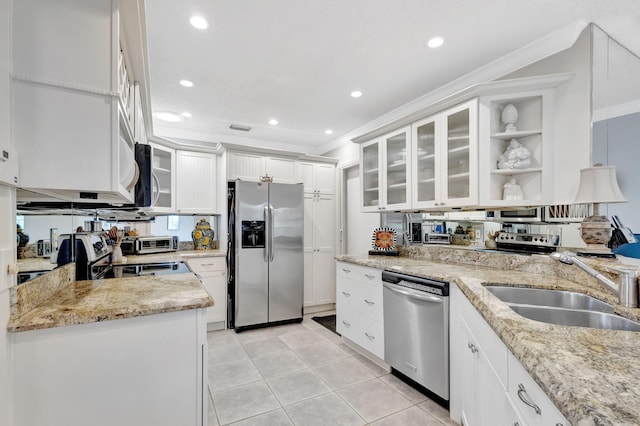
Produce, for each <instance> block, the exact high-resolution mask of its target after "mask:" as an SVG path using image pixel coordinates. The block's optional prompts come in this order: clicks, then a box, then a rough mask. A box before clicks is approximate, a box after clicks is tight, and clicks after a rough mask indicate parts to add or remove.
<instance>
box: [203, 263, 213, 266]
mask: <svg viewBox="0 0 640 426" xmlns="http://www.w3.org/2000/svg"><path fill="white" fill-rule="evenodd" d="M213 265H214V264H213V263H203V264H201V265H200V266H213Z"/></svg>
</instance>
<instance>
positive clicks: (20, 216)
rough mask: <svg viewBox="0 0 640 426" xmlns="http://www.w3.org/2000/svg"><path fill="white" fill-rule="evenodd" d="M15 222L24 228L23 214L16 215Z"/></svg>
mask: <svg viewBox="0 0 640 426" xmlns="http://www.w3.org/2000/svg"><path fill="white" fill-rule="evenodd" d="M16 223H17V224H18V225H19V226H20V228H22V229H24V216H22V215H19V216H16Z"/></svg>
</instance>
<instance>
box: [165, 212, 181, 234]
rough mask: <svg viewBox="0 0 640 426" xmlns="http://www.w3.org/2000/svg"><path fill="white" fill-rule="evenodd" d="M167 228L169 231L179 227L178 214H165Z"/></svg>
mask: <svg viewBox="0 0 640 426" xmlns="http://www.w3.org/2000/svg"><path fill="white" fill-rule="evenodd" d="M167 229H168V230H169V231H177V230H179V229H180V216H176V215H173V216H167Z"/></svg>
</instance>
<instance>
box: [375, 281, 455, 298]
mask: <svg viewBox="0 0 640 426" xmlns="http://www.w3.org/2000/svg"><path fill="white" fill-rule="evenodd" d="M382 285H383V286H384V287H385V288H386V289H388V290H391V291H393V292H394V293H399V294H402V295H404V296H408V297H409V298H411V299H418V300H421V301H423V302H429V303H443V302H444V298H442V297H439V296H433V295H428V296H427V294H428V293H425V292H424V291H418V290H411V289H408V288H404V287H400V286H396V285H393V284H388V283H382Z"/></svg>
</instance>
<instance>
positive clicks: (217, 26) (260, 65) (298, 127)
mask: <svg viewBox="0 0 640 426" xmlns="http://www.w3.org/2000/svg"><path fill="white" fill-rule="evenodd" d="M146 12H147V29H148V46H149V64H150V85H151V106H152V110H153V111H154V112H157V111H173V112H176V113H181V112H185V111H187V112H190V113H191V114H192V115H193V117H191V118H188V119H185V120H184V121H183V122H180V123H176V124H167V123H163V122H161V121H158V120H157V119H156V118H155V117H154V121H153V128H154V133H155V134H156V135H158V136H165V137H169V138H180V139H189V140H195V141H204V142H212V143H217V142H228V143H243V144H249V145H259V146H263V147H273V148H280V149H292V150H297V151H302V152H307V153H311V154H321V153H324V152H326V151H327V149H329V148H330V147H333V146H335V145H336V143H337V142H339V141H341V140H343V139H345V137H347V136H348V137H353V136H356V135H354V134H353V130H354V129H357V128H359V127H361V126H363V125H364V124H365V123H367V122H370V121H371V120H373V119H375V118H377V117H379V116H381V115H383V114H385V113H387V112H389V111H391V110H393V109H395V108H398V107H399V106H401V105H403V104H406V103H407V102H409V101H411V100H413V99H415V98H418V97H419V96H421V95H424V94H426V93H429V92H431V91H433V90H435V89H437V88H438V87H440V86H442V85H443V84H446V83H448V82H450V81H452V80H454V79H456V78H458V77H461V76H463V75H465V74H467V73H469V72H471V71H473V70H474V69H477V68H479V67H481V66H483V65H485V64H487V63H489V62H491V61H494V60H495V59H497V58H500V57H501V56H503V55H505V54H507V53H509V52H512V51H514V50H516V49H518V48H521V47H523V46H525V45H527V44H528V43H531V42H533V41H535V40H537V39H539V38H541V37H543V36H545V35H547V34H549V33H550V32H552V31H554V30H556V29H559V28H561V27H564V26H566V25H569V24H571V23H572V22H575V21H578V20H582V21H585V22H596V23H597V24H598V25H599V26H600V27H601V28H603V29H604V30H605V31H607V32H608V33H609V34H611V35H612V36H613V37H614V38H616V39H617V40H618V41H620V42H621V43H622V44H624V45H626V46H627V47H629V48H630V49H631V50H633V51H634V52H636V53H640V1H638V0H488V1H478V0H347V1H345V0H269V1H265V0H185V1H175V0H150V1H147V2H146ZM196 14H197V15H201V16H204V17H205V18H206V19H208V20H209V22H210V26H209V28H208V29H206V30H197V29H195V28H193V27H192V26H191V25H190V24H189V18H190V17H191V16H193V15H196ZM433 36H441V37H443V38H444V40H445V42H444V45H443V46H442V47H440V48H438V49H429V48H427V47H425V42H426V41H427V40H428V39H429V38H431V37H433ZM181 79H187V80H191V81H193V82H194V84H195V86H194V87H192V88H184V87H182V86H180V85H179V83H178V82H179V80H181ZM352 90H361V91H362V92H363V93H364V94H363V96H362V97H360V98H358V99H354V98H352V97H350V96H349V93H350V92H351V91H352ZM271 118H276V119H277V120H278V121H279V124H278V125H277V126H270V125H269V124H268V121H269V119H271ZM231 123H237V124H243V125H249V126H251V127H252V130H251V132H248V133H246V132H238V131H234V130H230V129H229V125H230V124H231ZM325 129H332V130H333V132H334V133H333V134H332V135H326V134H325V133H324V131H325ZM350 132H351V133H350Z"/></svg>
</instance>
